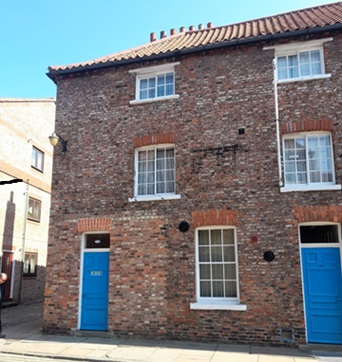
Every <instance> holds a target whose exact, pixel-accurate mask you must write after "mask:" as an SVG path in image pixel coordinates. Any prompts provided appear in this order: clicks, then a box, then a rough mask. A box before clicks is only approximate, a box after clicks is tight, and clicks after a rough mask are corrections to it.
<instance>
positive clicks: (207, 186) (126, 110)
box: [44, 35, 342, 344]
mask: <svg viewBox="0 0 342 362" xmlns="http://www.w3.org/2000/svg"><path fill="white" fill-rule="evenodd" d="M341 49H342V38H341V36H338V35H334V40H333V41H332V42H329V43H327V44H326V47H325V53H326V59H325V63H326V68H327V72H328V73H331V74H332V76H331V78H329V79H320V80H314V81H307V82H293V83H287V84H282V85H279V87H278V92H279V112H280V119H281V127H282V131H283V132H285V131H286V132H290V131H291V129H292V128H293V127H297V128H298V127H302V128H300V129H301V130H306V128H305V127H306V126H301V124H302V123H301V122H302V121H303V120H304V121H305V120H309V124H310V125H315V127H316V126H317V127H319V128H320V127H325V128H324V130H326V129H327V128H326V127H328V128H329V130H330V129H332V130H333V141H334V155H335V169H336V180H337V182H338V183H341V182H342V158H341V155H342V127H341V109H342V107H341V105H342V100H341V92H339V91H337V90H338V89H339V90H340V89H341V77H340V74H341V62H340V59H341ZM272 59H273V52H272V51H264V50H263V46H261V45H260V46H257V47H256V46H249V47H235V48H231V49H226V50H221V51H215V52H210V53H209V52H204V53H202V54H198V55H191V56H190V55H189V56H186V57H181V58H179V59H178V58H177V59H174V60H171V61H180V64H179V65H178V66H177V67H176V93H177V94H179V95H180V97H179V98H178V99H173V100H168V101H161V102H152V103H145V104H137V105H130V104H129V101H130V100H133V99H134V94H135V79H134V75H133V74H132V73H129V72H128V71H129V70H130V69H134V68H136V67H137V65H130V66H122V67H119V68H115V69H106V70H101V71H96V72H91V73H89V74H87V75H75V76H70V77H66V78H61V79H59V80H58V94H57V120H56V130H57V132H58V133H59V134H61V135H62V136H63V138H65V139H67V140H68V153H67V154H65V155H60V154H59V153H57V152H56V153H55V164H54V175H53V193H52V203H53V204H52V210H51V229H50V241H49V259H48V268H47V287H46V299H45V318H44V329H45V330H47V331H50V332H51V331H56V332H59V331H68V330H69V331H70V330H75V329H76V328H77V316H78V296H79V276H80V270H79V268H80V262H79V260H80V242H81V241H80V240H81V233H82V232H84V231H91V230H90V229H91V228H92V227H90V225H91V222H90V221H87V222H86V223H85V221H84V220H89V219H97V218H98V220H99V222H100V223H101V222H102V221H101V220H106V221H105V225H106V226H105V227H106V230H108V227H110V236H111V252H110V285H109V293H110V295H109V330H110V332H111V333H113V334H114V335H120V336H127V335H128V336H136V337H149V338H150V337H151V338H174V339H187V340H197V341H218V340H219V341H223V342H240V343H273V344H280V343H281V341H280V337H279V333H280V328H282V327H283V328H293V329H294V332H295V342H296V343H305V324H304V314H303V299H302V283H301V269H300V257H299V245H298V223H299V222H303V218H302V216H301V215H302V213H303V212H304V214H305V215H308V213H307V212H306V211H305V210H307V209H306V208H313V209H315V210H316V209H320V210H323V211H320V212H318V213H316V214H315V215H316V216H315V217H314V219H315V220H313V219H312V220H311V221H317V217H318V219H319V220H320V221H332V220H337V222H341V219H340V218H337V219H336V218H333V219H331V218H328V219H329V220H328V219H326V218H325V212H324V207H327V208H329V207H330V206H329V205H333V206H332V207H334V208H335V211H336V210H339V211H338V212H340V209H336V207H337V208H338V207H340V205H341V204H342V198H341V192H340V191H321V192H305V193H303V192H292V193H280V191H279V187H278V171H277V153H276V152H277V145H276V129H275V122H274V118H275V116H274V114H275V113H274V95H273V84H272V82H273V68H272ZM149 65H154V63H153V64H152V63H151V64H145V66H149ZM76 90H77V91H76ZM322 120H323V121H324V122H323V123H322ZM323 124H324V125H323ZM318 125H320V126H318ZM241 127H244V128H245V134H244V135H239V134H238V129H239V128H241ZM330 127H331V128H330ZM159 142H167V143H169V142H171V143H174V144H175V150H176V179H177V182H176V183H177V193H179V194H180V195H181V199H179V200H161V201H151V202H134V203H130V202H128V199H129V198H131V197H133V196H134V194H133V192H134V151H135V147H138V146H145V145H150V144H156V143H159ZM322 207H323V208H322ZM303 210H304V211H303ZM327 210H328V209H327ZM317 215H318V216H317ZM334 215H335V214H334ZM183 220H186V221H187V222H189V224H190V229H189V231H188V232H185V233H182V232H180V231H179V230H178V225H179V223H180V222H181V221H183ZM338 220H339V221H338ZM305 221H310V217H309V219H308V217H305ZM84 223H85V224H84ZM205 224H207V225H208V226H210V225H215V224H216V225H220V224H223V225H227V224H230V225H232V226H236V228H237V243H238V259H239V260H238V261H239V285H240V299H241V303H243V304H246V305H247V311H245V312H242V311H206V310H190V303H193V302H195V300H196V281H195V241H194V239H195V228H196V226H205ZM82 225H83V226H82ZM94 227H95V228H96V230H99V229H98V226H94ZM94 231H95V230H94ZM266 250H272V251H273V252H274V253H275V256H276V257H275V260H274V261H273V262H271V263H268V262H266V261H265V260H264V259H263V254H264V252H265V251H266Z"/></svg>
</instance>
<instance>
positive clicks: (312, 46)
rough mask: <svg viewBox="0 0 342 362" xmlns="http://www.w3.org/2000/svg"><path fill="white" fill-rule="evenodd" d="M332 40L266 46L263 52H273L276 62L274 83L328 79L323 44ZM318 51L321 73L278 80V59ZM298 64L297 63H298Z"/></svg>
mask: <svg viewBox="0 0 342 362" xmlns="http://www.w3.org/2000/svg"><path fill="white" fill-rule="evenodd" d="M332 40H333V38H332V37H330V38H323V39H317V40H309V41H304V42H295V43H289V44H281V45H274V46H266V47H264V48H263V49H264V50H270V49H272V50H274V51H275V61H276V68H277V69H276V72H275V81H276V82H277V83H290V82H298V81H307V80H312V79H324V78H330V77H331V74H329V73H326V69H325V59H324V43H326V42H329V41H332ZM315 50H319V52H320V61H321V73H320V74H316V75H310V76H298V77H296V78H286V79H278V58H279V57H283V56H291V55H297V57H298V54H299V53H303V52H306V51H315ZM298 64H299V63H298Z"/></svg>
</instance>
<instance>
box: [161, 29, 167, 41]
mask: <svg viewBox="0 0 342 362" xmlns="http://www.w3.org/2000/svg"><path fill="white" fill-rule="evenodd" d="M163 38H166V33H165V30H162V31H161V32H160V39H163Z"/></svg>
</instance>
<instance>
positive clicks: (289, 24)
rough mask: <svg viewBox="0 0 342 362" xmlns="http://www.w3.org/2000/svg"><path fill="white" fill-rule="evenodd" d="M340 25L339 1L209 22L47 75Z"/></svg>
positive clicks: (341, 10) (341, 7)
mask: <svg viewBox="0 0 342 362" xmlns="http://www.w3.org/2000/svg"><path fill="white" fill-rule="evenodd" d="M341 28H342V1H339V2H335V3H331V4H327V5H319V6H315V7H311V8H306V9H302V10H296V11H291V12H288V13H284V14H278V15H274V16H269V17H265V18H260V19H254V20H250V21H244V22H241V23H236V24H231V25H225V26H218V27H212V25H211V23H209V24H208V28H205V29H197V30H195V29H193V28H190V29H189V30H188V31H186V29H185V28H181V32H180V33H178V34H175V32H174V31H171V33H172V35H170V36H166V37H163V38H161V39H159V40H154V34H153V33H152V34H151V42H150V43H147V44H144V45H141V46H138V47H135V48H131V49H128V50H125V51H122V52H118V53H114V54H111V55H108V56H105V57H101V58H97V59H94V60H90V61H86V62H82V63H74V64H69V65H62V66H52V67H49V68H48V69H49V73H48V76H49V77H50V78H52V79H54V78H55V76H57V75H59V74H66V73H73V72H78V71H82V70H89V69H94V68H101V67H107V66H112V65H115V64H117V65H119V64H123V63H131V62H136V61H141V60H142V58H144V59H146V58H147V59H158V58H159V59H160V58H166V57H168V56H173V55H175V53H178V54H185V53H192V52H196V51H202V50H205V49H214V48H220V47H224V46H229V45H232V44H236V43H239V44H242V43H252V42H257V41H263V40H266V39H268V38H273V39H275V38H280V37H284V36H285V37H289V36H296V35H299V34H301V33H303V32H319V31H322V30H328V29H341ZM147 59H146V60H147Z"/></svg>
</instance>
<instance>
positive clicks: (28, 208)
mask: <svg viewBox="0 0 342 362" xmlns="http://www.w3.org/2000/svg"><path fill="white" fill-rule="evenodd" d="M30 201H32V202H33V206H32V208H34V207H35V206H36V205H39V207H38V217H37V218H36V217H34V216H30V213H29V210H30ZM33 214H34V213H33V210H32V213H31V215H33ZM41 215H42V202H41V200H38V199H35V198H34V197H31V196H29V199H28V205H27V219H28V220H30V221H34V222H38V223H40V220H41Z"/></svg>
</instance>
